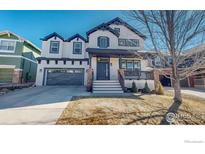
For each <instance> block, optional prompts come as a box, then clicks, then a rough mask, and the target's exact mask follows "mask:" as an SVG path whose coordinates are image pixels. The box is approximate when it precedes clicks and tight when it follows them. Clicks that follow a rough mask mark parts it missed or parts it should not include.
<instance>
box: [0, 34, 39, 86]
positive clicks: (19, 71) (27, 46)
mask: <svg viewBox="0 0 205 154" xmlns="http://www.w3.org/2000/svg"><path fill="white" fill-rule="evenodd" d="M40 54H41V50H40V49H39V48H38V47H36V46H35V45H34V44H33V43H31V42H30V41H28V40H26V39H24V38H22V37H20V36H18V35H16V34H15V33H13V32H9V31H5V32H0V84H5V83H25V82H35V79H36V71H37V60H36V58H37V57H39V56H40Z"/></svg>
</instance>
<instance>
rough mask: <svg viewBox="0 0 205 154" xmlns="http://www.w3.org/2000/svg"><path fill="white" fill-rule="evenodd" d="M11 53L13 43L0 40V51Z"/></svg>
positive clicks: (13, 47) (13, 46)
mask: <svg viewBox="0 0 205 154" xmlns="http://www.w3.org/2000/svg"><path fill="white" fill-rule="evenodd" d="M1 50H3V51H7V52H12V51H14V50H15V41H10V40H0V51H1Z"/></svg>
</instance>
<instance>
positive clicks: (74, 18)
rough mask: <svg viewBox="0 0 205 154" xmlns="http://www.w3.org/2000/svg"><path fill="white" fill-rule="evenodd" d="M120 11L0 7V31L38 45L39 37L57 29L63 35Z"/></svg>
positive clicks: (76, 31)
mask: <svg viewBox="0 0 205 154" xmlns="http://www.w3.org/2000/svg"><path fill="white" fill-rule="evenodd" d="M115 17H121V18H123V17H124V12H123V11H0V21H1V22H0V31H4V30H9V31H12V32H14V33H16V34H18V35H20V36H22V37H24V38H26V39H28V40H30V41H31V42H33V43H34V44H36V45H37V46H38V47H41V41H40V38H42V37H44V36H46V35H48V34H49V33H52V32H57V33H59V34H60V35H62V36H63V37H64V38H68V37H70V36H71V35H73V34H75V33H80V34H81V35H83V36H85V33H86V31H88V30H89V29H91V28H93V27H94V26H97V25H98V24H101V23H102V22H106V21H109V20H111V19H113V18H115Z"/></svg>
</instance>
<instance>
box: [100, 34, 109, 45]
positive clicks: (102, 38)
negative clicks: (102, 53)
mask: <svg viewBox="0 0 205 154" xmlns="http://www.w3.org/2000/svg"><path fill="white" fill-rule="evenodd" d="M98 46H99V47H100V48H107V47H109V38H108V37H106V36H100V37H98Z"/></svg>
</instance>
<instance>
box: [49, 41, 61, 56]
mask: <svg viewBox="0 0 205 154" xmlns="http://www.w3.org/2000/svg"><path fill="white" fill-rule="evenodd" d="M59 44H60V43H59V41H51V42H50V53H55V54H58V53H59Z"/></svg>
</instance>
